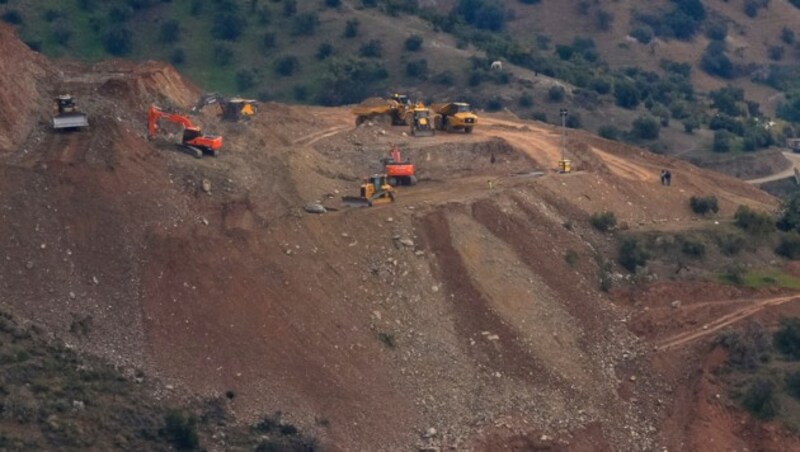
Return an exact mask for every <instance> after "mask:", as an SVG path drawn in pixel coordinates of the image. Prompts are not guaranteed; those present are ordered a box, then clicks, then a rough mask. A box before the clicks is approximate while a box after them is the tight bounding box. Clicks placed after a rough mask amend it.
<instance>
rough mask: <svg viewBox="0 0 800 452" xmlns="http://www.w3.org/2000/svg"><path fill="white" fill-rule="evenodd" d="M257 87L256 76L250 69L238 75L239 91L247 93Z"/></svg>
mask: <svg viewBox="0 0 800 452" xmlns="http://www.w3.org/2000/svg"><path fill="white" fill-rule="evenodd" d="M255 85H256V74H255V73H253V71H251V70H248V69H242V70H241V71H239V72H237V73H236V88H237V89H238V90H239V91H247V90H249V89H250V88H252V87H254V86H255Z"/></svg>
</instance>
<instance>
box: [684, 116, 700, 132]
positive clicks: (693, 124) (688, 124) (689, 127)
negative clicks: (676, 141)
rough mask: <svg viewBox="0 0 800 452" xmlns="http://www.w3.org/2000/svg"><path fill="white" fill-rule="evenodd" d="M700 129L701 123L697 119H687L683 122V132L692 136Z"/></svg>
mask: <svg viewBox="0 0 800 452" xmlns="http://www.w3.org/2000/svg"><path fill="white" fill-rule="evenodd" d="M698 127H700V121H698V120H697V118H695V117H691V118H687V119H685V120H684V121H683V131H684V132H686V133H688V134H690V135H691V134H693V133H694V131H695V129H697V128H698Z"/></svg>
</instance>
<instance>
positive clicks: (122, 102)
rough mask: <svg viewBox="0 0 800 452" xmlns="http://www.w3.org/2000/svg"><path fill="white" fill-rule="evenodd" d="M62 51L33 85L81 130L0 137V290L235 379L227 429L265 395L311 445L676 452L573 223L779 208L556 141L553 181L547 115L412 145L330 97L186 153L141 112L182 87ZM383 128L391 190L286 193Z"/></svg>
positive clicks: (644, 352) (152, 354) (326, 183)
mask: <svg viewBox="0 0 800 452" xmlns="http://www.w3.org/2000/svg"><path fill="white" fill-rule="evenodd" d="M3 39H4V40H9V39H12V38H11V37H9V36H5V38H3ZM6 45H10V44H6V43H2V42H0V46H6ZM26 57H27V54H26V53H22V54H17V55H7V54H3V55H2V56H0V60H2V59H7V58H26ZM63 67H64V73H63V75H59V76H58V77H55V78H53V79H50V80H48V82H47V83H43V82H42V83H40V84H38V85H36V89H37V90H41V91H42V92H44V93H45V95H46V96H52V95H53V94H55V93H56V90H59V89H62V88H63V87H64V86H68V87H69V89H70V90H71V92H72V94H74V95H76V96H77V97H78V98H79V100H80V101H81V102H82V103H81V104H82V105H85V106H86V107H85V110H86V111H87V113H88V114H89V116H90V121H91V123H92V126H91V128H90V129H89V130H87V131H82V132H76V133H66V134H55V133H52V132H51V131H50V130H49V129H48V126H47V125H46V124H39V125H38V126H37V127H35V128H34V129H33V130H32V131H31V132H30V133H29V134H28V135H27V136H26V137H25V140H24V142H23V143H22V144H21V145H18V146H15V147H12V148H11V149H9V150H8V151H5V152H3V153H2V154H0V172H1V173H0V192H1V193H3V196H2V197H0V212H2V213H0V216H1V217H0V219H1V220H2V221H0V234H2V236H4V237H7V238H8V240H5V241H3V242H2V243H0V256H2V259H1V260H0V297H2V299H3V300H5V301H6V303H7V304H8V305H9V306H10V307H11V308H12V309H13V310H14V311H15V312H16V313H18V314H20V315H22V316H24V317H25V318H28V319H31V320H34V321H36V322H39V323H41V324H43V325H45V326H46V328H47V329H48V330H50V331H52V332H53V333H54V334H56V335H58V336H59V337H63V338H64V339H65V340H66V341H67V342H68V343H70V344H71V345H74V346H77V347H80V349H81V350H84V351H88V352H92V353H96V354H99V355H101V356H103V357H106V358H109V359H111V360H112V361H114V362H116V363H119V364H123V365H127V366H133V367H142V368H144V369H146V370H147V371H148V372H150V373H152V374H154V375H156V376H158V377H160V378H161V379H162V380H163V381H164V382H165V383H168V384H170V385H172V386H170V387H173V386H174V387H175V388H176V389H174V391H175V392H176V393H178V394H182V395H191V394H202V395H214V394H221V393H223V392H225V391H227V390H233V391H235V393H236V394H237V397H236V398H235V400H234V402H233V404H234V407H235V409H236V413H237V415H238V417H239V418H240V419H241V420H242V421H252V420H253V418H254V417H255V416H258V415H260V414H262V413H264V412H265V411H270V410H280V411H282V412H283V413H284V416H285V417H286V418H287V419H288V420H289V421H291V422H292V423H295V424H297V425H299V426H301V427H302V428H303V429H304V430H306V431H309V432H311V433H313V434H314V435H316V436H318V437H320V438H321V439H322V440H323V441H324V443H325V444H326V445H328V446H329V447H331V448H332V449H341V450H398V449H409V448H412V447H415V446H425V447H427V446H437V447H439V446H454V447H457V448H478V449H491V448H492V447H493V446H494V445H497V444H502V443H507V444H508V445H510V446H514V445H515V444H519V445H521V446H520V447H523V448H525V447H526V446H525V445H526V444H528V445H531V444H533V445H534V446H535V447H552V448H554V449H565V450H566V449H570V445H572V446H574V447H576V448H578V449H583V450H589V449H591V446H592V445H606V446H607V448H608V449H614V450H650V449H653V448H656V447H658V446H668V447H670V448H674V447H673V446H674V445H675V444H679V443H680V441H681V440H682V438H681V436H680V435H681V434H680V433H677V434H676V433H675V432H672V431H670V432H665V431H661V426H662V425H664V419H665V417H666V416H669V413H668V412H667V410H666V409H665V408H664V407H663V406H662V404H661V401H663V400H667V399H669V391H670V390H671V385H672V384H673V382H674V380H671V379H672V378H673V376H671V374H669V373H664V372H660V371H659V369H657V368H654V367H653V366H652V364H651V362H650V358H649V353H651V351H652V345H651V344H649V343H648V342H647V341H646V340H641V339H639V338H638V337H637V336H636V335H635V334H633V333H632V332H631V331H630V330H629V327H628V325H627V321H626V313H625V312H624V310H622V309H621V308H619V307H616V306H615V305H613V304H612V303H610V302H609V300H608V298H607V296H606V295H605V294H603V293H602V292H600V291H599V290H598V287H597V286H598V284H597V281H596V266H595V264H594V259H593V257H594V255H595V254H596V253H597V247H598V246H605V245H604V244H605V243H606V242H607V238H605V237H603V236H600V235H598V234H597V233H596V232H594V231H593V230H592V229H591V228H590V227H589V226H588V222H587V219H588V216H589V215H590V214H592V213H595V212H598V211H602V210H607V209H611V210H614V211H615V212H617V215H618V217H619V218H620V220H621V221H623V222H625V223H627V224H628V226H629V227H631V228H651V227H654V226H658V227H667V228H670V227H671V228H684V227H687V226H690V225H691V224H692V223H694V222H695V220H694V219H693V217H692V216H691V215H690V212H689V210H688V207H687V200H688V198H689V196H691V195H693V194H704V195H711V194H713V195H716V196H717V197H718V198H719V199H720V203H721V209H722V214H724V215H729V214H731V213H732V212H733V210H734V209H735V207H736V206H737V205H739V204H742V203H744V204H748V205H751V206H753V207H756V208H761V209H772V208H775V207H776V206H777V204H776V201H775V200H774V199H773V198H772V197H770V196H768V195H766V194H765V193H763V192H761V191H759V190H758V189H756V188H754V187H752V186H749V185H747V184H744V183H741V182H739V181H736V180H735V179H733V178H730V177H727V176H723V175H717V174H714V173H710V172H707V171H703V170H700V169H697V168H694V167H692V166H690V165H688V164H686V163H682V162H676V161H673V160H669V159H666V158H663V157H659V156H655V155H652V154H649V153H645V152H642V151H640V150H638V149H634V148H629V147H625V146H621V145H619V144H618V143H614V142H608V141H605V140H601V139H598V138H594V137H591V136H588V135H584V134H582V133H577V132H576V133H571V135H570V137H569V150H568V156H569V157H571V158H572V159H573V160H574V162H575V166H576V168H577V171H576V172H574V173H573V174H570V175H558V174H555V173H554V172H553V171H552V167H553V166H555V160H556V159H557V158H558V156H559V154H560V151H559V147H558V143H559V135H558V133H557V131H556V130H554V129H553V128H551V127H549V126H546V125H543V124H539V123H533V122H520V121H515V120H508V119H504V118H499V117H498V118H485V119H482V123H481V124H479V127H478V128H476V130H475V132H474V133H473V134H472V135H465V134H438V135H436V136H435V137H433V138H430V139H413V138H408V137H406V136H405V132H406V131H405V129H403V128H391V127H390V126H388V125H384V124H382V123H376V124H368V125H365V126H362V127H359V128H354V127H352V121H353V118H352V117H351V116H350V115H349V113H348V110H347V109H324V108H303V107H288V106H284V105H279V104H267V105H264V106H262V109H261V112H260V113H259V115H258V116H257V117H256V118H255V119H254V120H253V121H252V122H250V123H242V124H226V123H220V122H219V121H218V119H217V118H215V117H214V116H213V115H212V114H211V113H210V112H205V113H204V114H202V115H199V116H197V117H196V119H197V120H198V122H200V123H201V124H203V125H204V126H205V130H206V131H207V132H215V133H220V134H222V135H223V136H224V137H225V146H224V150H223V153H222V155H221V156H220V157H219V158H217V159H214V158H211V157H207V158H204V159H201V160H197V159H193V158H191V157H189V156H187V155H186V154H183V153H180V152H177V151H176V149H175V146H174V145H173V144H172V143H170V141H173V142H174V141H176V140H178V139H179V138H178V137H177V136H176V135H170V134H169V133H164V134H162V135H161V136H160V138H159V139H157V140H155V141H153V142H148V141H147V140H146V139H145V130H144V129H145V126H144V110H145V108H146V106H147V105H148V104H149V103H151V102H156V103H159V104H160V105H161V106H164V107H172V108H178V109H181V108H182V109H186V108H187V107H188V106H189V105H190V104H191V103H192V100H193V96H195V95H197V94H198V93H197V91H196V90H195V89H194V88H193V87H192V86H190V85H188V84H186V83H185V82H184V81H183V80H182V78H181V77H180V75H179V74H177V73H176V72H175V71H174V70H172V69H171V68H169V67H167V66H164V65H161V64H156V63H148V64H145V65H143V66H139V67H134V66H131V65H129V64H123V63H105V64H100V65H96V66H94V67H91V68H86V67H81V66H77V65H72V64H65V65H63ZM4 88H5V85H3V87H2V88H0V89H4ZM39 114H42V113H41V112H40V113H39ZM165 130H166V131H167V132H169V131H170V130H171V129H170V128H169V127H165ZM391 145H398V146H399V147H400V148H401V150H402V152H403V154H404V155H406V156H409V157H411V158H412V160H413V161H414V162H416V164H417V165H418V166H419V173H420V179H421V183H420V185H418V186H417V187H413V188H409V189H407V190H401V191H400V193H399V202H397V203H395V204H393V205H390V206H385V207H380V208H373V209H361V210H358V209H356V210H336V211H331V212H329V213H328V214H325V215H319V216H314V215H309V214H306V213H305V212H304V211H303V210H302V206H303V205H304V204H305V203H307V202H310V201H314V200H321V201H322V202H323V203H324V204H326V205H328V206H331V207H336V206H337V204H338V203H337V202H336V198H338V196H339V195H340V194H344V193H351V192H355V191H356V190H357V185H358V183H359V180H360V178H361V177H363V176H364V175H366V174H369V173H370V172H375V171H378V170H380V166H379V164H378V159H379V157H381V156H383V155H385V154H386V152H387V150H388V149H389V147H390V146H391ZM663 167H669V168H670V169H672V171H673V174H674V175H675V177H674V186H673V187H671V188H665V187H662V186H660V185H659V184H658V182H657V175H658V172H659V170H660V169H661V168H663ZM203 186H205V187H206V188H208V187H209V186H210V190H208V191H206V190H204V189H203ZM565 225H568V226H569V227H565ZM598 244H599V245H598ZM567 249H572V250H574V251H575V252H577V253H578V256H579V259H578V260H577V262H576V263H575V265H569V264H567V263H566V262H565V259H564V253H565V250H567ZM87 318H90V319H91V324H92V325H93V326H92V329H91V331H89V332H88V334H86V335H80V336H78V335H75V334H74V327H73V325H74V324H75V322H76V321H81V320H82V319H87ZM71 327H72V328H71ZM71 330H72V332H71ZM431 429H435V430H431ZM676 435H677V436H676Z"/></svg>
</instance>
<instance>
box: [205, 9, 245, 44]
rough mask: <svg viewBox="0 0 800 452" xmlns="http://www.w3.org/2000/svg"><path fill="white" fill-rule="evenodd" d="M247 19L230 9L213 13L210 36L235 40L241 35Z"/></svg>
mask: <svg viewBox="0 0 800 452" xmlns="http://www.w3.org/2000/svg"><path fill="white" fill-rule="evenodd" d="M246 25H247V21H246V20H245V18H244V17H243V16H241V15H240V14H238V13H236V12H233V11H230V12H224V13H220V14H215V15H214V23H213V24H212V26H211V36H213V37H214V38H216V39H223V40H225V41H236V40H237V39H239V37H240V36H242V33H243V32H244V28H245V26H246Z"/></svg>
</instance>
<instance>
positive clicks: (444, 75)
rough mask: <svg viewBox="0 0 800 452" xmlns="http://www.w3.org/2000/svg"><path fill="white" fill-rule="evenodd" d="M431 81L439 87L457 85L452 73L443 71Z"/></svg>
mask: <svg viewBox="0 0 800 452" xmlns="http://www.w3.org/2000/svg"><path fill="white" fill-rule="evenodd" d="M431 81H432V82H433V83H436V84H437V85H444V86H452V85H454V84H455V83H456V76H455V74H453V72H452V71H449V70H448V71H442V72H440V73H438V74H436V75H434V76H433V77H431Z"/></svg>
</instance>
